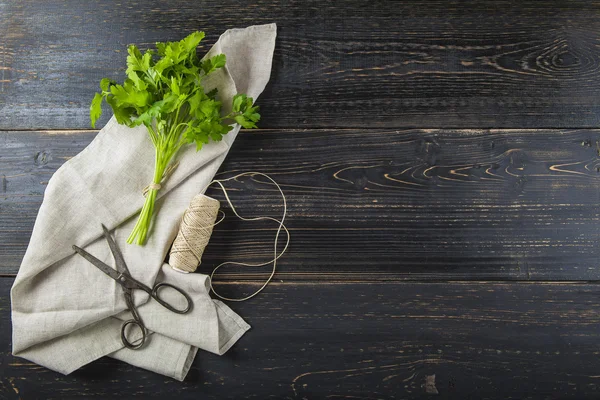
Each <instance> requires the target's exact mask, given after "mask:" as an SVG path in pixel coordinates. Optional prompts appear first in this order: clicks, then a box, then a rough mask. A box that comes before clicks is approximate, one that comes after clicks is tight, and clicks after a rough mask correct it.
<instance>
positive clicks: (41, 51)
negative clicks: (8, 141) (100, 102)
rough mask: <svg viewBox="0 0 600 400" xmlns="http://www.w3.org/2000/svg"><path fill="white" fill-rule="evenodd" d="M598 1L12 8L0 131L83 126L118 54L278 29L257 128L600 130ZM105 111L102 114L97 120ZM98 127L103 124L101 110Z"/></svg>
mask: <svg viewBox="0 0 600 400" xmlns="http://www.w3.org/2000/svg"><path fill="white" fill-rule="evenodd" d="M599 12H600V2H598V1H567V2H564V1H563V2H552V1H520V2H513V1H498V0H493V1H492V0H486V1H477V2H475V1H469V2H462V1H441V0H437V1H428V2H427V4H423V2H422V1H417V0H412V1H403V2H394V3H393V4H392V3H388V2H385V1H381V0H376V1H373V0H346V1H338V2H327V3H324V2H322V1H316V0H310V1H295V0H283V1H266V0H256V1H253V2H250V3H244V4H243V5H242V4H240V3H239V2H237V1H232V0H225V1H212V0H208V1H202V2H200V3H198V2H195V1H190V0H175V1H169V2H163V1H156V0H154V1H148V2H140V1H129V2H127V3H123V2H120V1H116V0H110V1H94V2H80V1H73V0H51V1H44V2H38V1H33V0H22V1H9V2H3V3H2V12H0V32H1V33H2V35H0V129H75V128H79V129H85V128H88V127H89V126H90V125H89V117H88V108H89V102H90V100H91V98H92V97H93V93H94V92H95V91H96V90H97V89H98V88H97V85H98V83H99V81H100V79H101V78H102V77H110V78H114V79H118V80H122V79H123V76H122V75H123V72H122V71H123V68H124V65H125V57H126V46H127V45H128V44H130V43H135V44H137V45H139V46H140V47H141V48H148V47H149V46H152V45H153V44H154V43H155V42H156V41H166V40H177V39H180V38H182V37H183V36H184V35H186V34H188V33H190V32H191V31H193V30H198V29H202V30H205V31H206V32H207V34H208V36H207V39H206V42H205V45H204V47H203V51H204V50H207V49H208V48H209V47H210V46H211V45H212V44H213V43H214V42H215V41H216V39H217V38H218V36H219V35H220V34H221V33H222V32H223V31H225V30H226V29H228V28H235V27H238V28H239V27H245V26H248V25H252V24H262V23H271V22H276V23H277V24H278V38H277V45H276V50H275V56H274V66H273V72H272V79H271V82H270V83H269V85H268V86H267V89H266V91H265V93H264V94H263V95H262V96H261V98H260V100H259V104H260V105H261V107H262V111H261V113H262V115H263V121H262V122H261V126H262V127H263V128H299V127H311V128H316V127H334V128H337V127H393V128H397V127H425V128H431V127H456V128H470V127H475V128H481V127H506V128H511V127H512V128H529V127H531V128H540V127H548V128H559V127H567V128H572V127H595V126H598V125H599V123H600V118H599V116H600V103H599V102H598V100H597V99H598V95H597V93H598V91H599V89H600V83H599V82H600V72H599V71H600V68H599V66H600V59H599V54H600V52H599V43H600V41H599V39H600V19H598V15H599ZM105 111H108V110H105ZM103 118H104V119H103V120H102V121H101V122H105V121H106V120H107V118H108V115H107V114H106V113H105V116H104V117H103Z"/></svg>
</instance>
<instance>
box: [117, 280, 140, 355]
mask: <svg viewBox="0 0 600 400" xmlns="http://www.w3.org/2000/svg"><path fill="white" fill-rule="evenodd" d="M125 303H127V308H128V309H129V312H131V315H132V316H133V318H132V319H130V320H128V321H125V322H123V325H122V326H121V341H122V342H123V344H124V345H125V347H127V348H129V349H132V350H136V349H139V348H140V347H142V346H143V345H144V343H146V326H145V325H144V323H143V322H142V319H141V318H140V315H139V314H138V312H137V308H135V304H134V303H133V299H132V297H131V291H126V292H125ZM129 325H135V326H137V327H138V328H139V330H140V331H141V332H142V337H141V338H140V339H138V340H136V341H134V342H133V343H132V342H130V341H129V339H128V338H127V333H126V329H127V327H128V326H129Z"/></svg>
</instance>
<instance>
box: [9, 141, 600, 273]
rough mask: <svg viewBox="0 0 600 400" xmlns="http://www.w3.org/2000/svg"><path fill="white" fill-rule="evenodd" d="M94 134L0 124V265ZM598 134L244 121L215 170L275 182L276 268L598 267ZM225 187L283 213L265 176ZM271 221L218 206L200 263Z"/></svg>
mask: <svg viewBox="0 0 600 400" xmlns="http://www.w3.org/2000/svg"><path fill="white" fill-rule="evenodd" d="M94 135H95V132H91V131H87V132H86V131H83V132H74V131H65V132H62V131H50V132H48V131H42V132H0V179H2V182H3V184H2V186H1V188H2V189H1V191H0V273H14V272H16V270H17V268H18V265H19V264H20V261H21V259H22V257H23V254H24V252H25V249H26V246H27V243H28V240H29V235H30V232H31V230H32V228H33V223H34V220H35V216H36V214H37V210H38V207H39V205H40V203H41V201H42V195H43V191H44V188H45V185H46V183H47V181H48V179H49V177H50V176H51V174H52V173H53V172H54V171H55V170H56V169H57V168H58V167H59V166H60V165H61V164H62V163H63V162H64V161H65V160H66V159H68V158H69V157H71V156H73V155H75V154H76V153H78V152H79V151H80V150H81V149H83V148H84V147H85V146H86V145H87V144H88V143H89V142H90V141H91V140H92V138H93V137H94ZM599 141H600V130H286V131H279V130H272V131H270V130H263V131H243V132H242V133H241V134H240V136H239V137H238V139H237V140H236V142H235V144H234V146H233V149H232V151H231V153H230V154H229V156H228V158H227V160H226V162H225V163H224V165H223V166H222V168H221V172H220V173H219V176H222V177H225V176H231V175H232V174H234V173H238V172H241V171H263V172H265V173H268V174H271V175H272V176H273V177H274V178H275V179H276V180H277V181H278V182H279V183H280V184H281V185H282V187H283V189H284V191H285V193H286V195H287V197H288V202H289V220H288V221H289V223H288V225H289V227H290V229H291V231H292V244H291V247H290V249H289V253H288V254H287V255H286V256H285V258H284V259H282V263H281V264H280V266H279V271H280V273H281V275H279V276H280V277H281V279H286V280H287V279H300V280H302V279H310V280H319V279H324V280H327V279H349V280H354V279H367V280H387V279H459V280H462V279H492V280H495V279H525V280H540V279H541V280H554V279H558V280H561V279H568V280H579V279H584V280H586V279H600V271H599V269H598V268H597V266H598V262H597V260H598V258H599V256H600V244H599V243H600V230H599V229H600V228H599V226H600V224H599V223H598V222H599V215H600V208H599V207H600V205H599V204H600V201H599V198H600V173H599V172H598V171H599V168H600V158H599V156H598V151H599V144H598V143H599ZM229 187H230V188H232V189H233V190H234V191H233V192H232V194H231V195H232V199H233V201H234V202H235V204H236V205H237V206H238V207H239V210H240V212H241V213H242V215H254V216H256V215H265V214H266V215H272V216H278V215H280V213H281V199H280V198H279V194H278V192H277V191H276V190H275V189H274V188H273V187H272V186H270V185H268V184H267V183H265V182H264V179H261V178H256V179H254V180H252V179H241V181H240V182H239V183H231V184H230V185H229ZM209 194H210V195H212V196H214V197H216V198H219V199H220V200H224V199H223V196H222V195H221V193H220V192H219V191H218V190H216V189H211V190H210V191H209ZM141 201H142V199H141V197H140V202H141ZM222 204H225V203H224V202H223V203H222ZM229 215H231V213H229ZM273 228H274V227H273V224H266V225H261V224H260V223H242V222H238V221H236V220H235V218H227V219H226V222H225V223H224V224H223V225H219V226H218V227H217V229H215V233H214V234H213V238H212V240H211V242H210V244H209V246H208V248H207V252H206V253H205V255H204V256H203V261H204V265H203V266H202V268H203V271H204V272H208V271H210V268H211V266H214V265H216V264H217V263H219V262H221V261H224V259H223V254H227V255H228V256H227V258H228V259H236V260H247V261H250V262H257V261H261V260H262V261H266V260H268V258H269V257H270V256H271V254H272V253H271V252H272V240H273V234H274V231H273ZM229 271H230V274H229V278H230V279H231V278H235V279H256V278H257V276H256V273H258V272H256V271H253V270H249V269H248V268H244V269H240V270H235V269H234V270H229ZM265 272H266V271H265V270H264V269H263V270H262V273H263V274H264V273H265Z"/></svg>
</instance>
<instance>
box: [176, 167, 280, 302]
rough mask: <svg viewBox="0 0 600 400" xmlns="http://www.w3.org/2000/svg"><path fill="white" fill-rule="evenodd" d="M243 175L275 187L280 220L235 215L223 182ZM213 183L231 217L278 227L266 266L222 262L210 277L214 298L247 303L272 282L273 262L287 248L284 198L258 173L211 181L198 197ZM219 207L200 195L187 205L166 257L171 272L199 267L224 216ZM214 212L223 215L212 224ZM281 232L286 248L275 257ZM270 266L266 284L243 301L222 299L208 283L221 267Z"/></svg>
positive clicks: (191, 270)
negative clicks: (264, 222) (272, 222)
mask: <svg viewBox="0 0 600 400" xmlns="http://www.w3.org/2000/svg"><path fill="white" fill-rule="evenodd" d="M246 175H251V176H254V175H260V176H263V177H265V178H267V179H268V180H270V181H271V182H272V183H273V184H274V185H275V186H276V187H277V189H278V190H279V193H280V194H281V198H282V199H283V216H282V217H281V220H278V219H276V218H272V217H267V216H264V217H253V218H247V217H243V216H241V215H240V214H239V213H238V212H237V210H236V209H235V207H234V205H233V203H232V202H231V199H230V198H229V195H228V193H227V189H225V186H224V185H223V182H227V181H230V180H234V179H237V178H239V177H241V176H246ZM214 183H216V184H218V185H219V186H220V187H221V190H223V194H224V195H225V199H226V200H227V203H228V204H229V207H231V210H232V211H233V213H234V214H235V215H236V216H237V217H238V218H239V219H241V220H242V221H261V220H263V221H264V220H269V221H274V222H276V223H278V224H279V226H278V228H277V232H276V233H275V242H274V251H273V259H271V260H269V261H267V262H264V263H258V264H250V263H243V262H238V261H226V262H223V263H221V264H219V265H217V266H216V267H215V268H214V269H213V270H212V272H211V274H210V289H211V290H212V292H213V293H214V294H215V296H217V297H219V298H220V299H222V300H227V301H244V300H248V299H250V298H252V297H254V296H256V295H257V294H258V293H260V292H261V291H262V290H263V289H264V288H265V287H266V286H267V285H268V284H269V283H270V282H271V280H272V279H273V276H274V275H275V270H276V268H277V260H278V259H279V258H280V257H281V256H282V255H283V254H284V253H285V252H286V250H287V248H288V246H289V244H290V232H289V231H288V229H287V227H286V226H285V225H284V223H283V222H284V220H285V217H286V214H287V202H286V198H285V195H284V194H283V191H282V190H281V187H280V186H279V185H278V184H277V182H275V181H274V180H273V179H272V178H271V177H270V176H268V175H266V174H263V173H261V172H243V173H241V174H237V175H235V176H232V177H230V178H227V179H215V180H213V181H211V182H210V183H209V184H208V185H206V186H205V187H204V188H203V189H202V191H201V193H204V191H205V190H206V189H207V188H208V187H209V186H210V185H212V184H214ZM219 205H220V203H219V202H218V201H217V200H214V199H211V198H210V197H206V196H203V195H198V196H196V197H194V199H192V203H191V204H190V207H189V208H188V209H187V210H186V211H185V212H184V214H183V216H182V220H181V225H180V228H179V232H178V234H177V238H176V239H175V242H174V243H173V247H172V249H171V253H170V258H169V264H171V266H175V269H177V270H179V271H181V272H193V271H195V270H196V268H197V267H198V264H199V263H200V259H201V256H202V253H203V252H204V249H205V247H206V245H207V244H208V241H209V239H210V236H211V234H212V229H213V227H214V226H216V225H218V224H219V223H220V222H221V221H223V219H224V218H225V213H223V211H221V210H219ZM215 206H216V208H215ZM218 212H221V213H223V215H222V217H221V219H219V220H218V221H216V222H215V220H216V217H217V214H218ZM211 221H212V222H211ZM282 229H283V230H284V231H285V233H286V244H285V246H284V248H283V250H281V252H279V254H278V253H277V243H278V240H279V234H280V233H281V230H282ZM172 260H173V262H174V263H175V265H174V264H173V263H172ZM271 263H273V268H272V269H271V273H270V275H269V277H268V278H267V279H266V281H265V282H264V283H263V285H262V286H261V287H260V288H259V289H258V290H256V291H255V292H254V293H252V294H251V295H249V296H246V297H243V298H229V297H225V296H223V295H221V294H219V293H218V292H217V291H216V290H215V288H214V287H213V284H212V281H213V278H214V275H215V273H216V272H217V270H219V269H220V268H221V267H223V266H225V265H239V266H245V267H262V266H265V265H269V264H271Z"/></svg>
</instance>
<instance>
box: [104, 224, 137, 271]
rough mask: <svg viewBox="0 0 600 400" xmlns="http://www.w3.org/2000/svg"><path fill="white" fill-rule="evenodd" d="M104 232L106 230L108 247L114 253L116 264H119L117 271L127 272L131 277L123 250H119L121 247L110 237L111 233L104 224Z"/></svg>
mask: <svg viewBox="0 0 600 400" xmlns="http://www.w3.org/2000/svg"><path fill="white" fill-rule="evenodd" d="M102 230H104V236H105V237H106V241H107V242H108V247H110V251H111V252H112V254H113V257H114V259H115V263H116V264H117V270H118V271H121V272H125V273H127V275H131V274H130V273H129V268H127V264H125V258H123V254H122V253H121V250H119V247H118V246H117V244H116V243H115V241H114V240H113V238H112V236H111V235H110V232H109V231H108V229H107V228H106V226H104V224H102Z"/></svg>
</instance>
